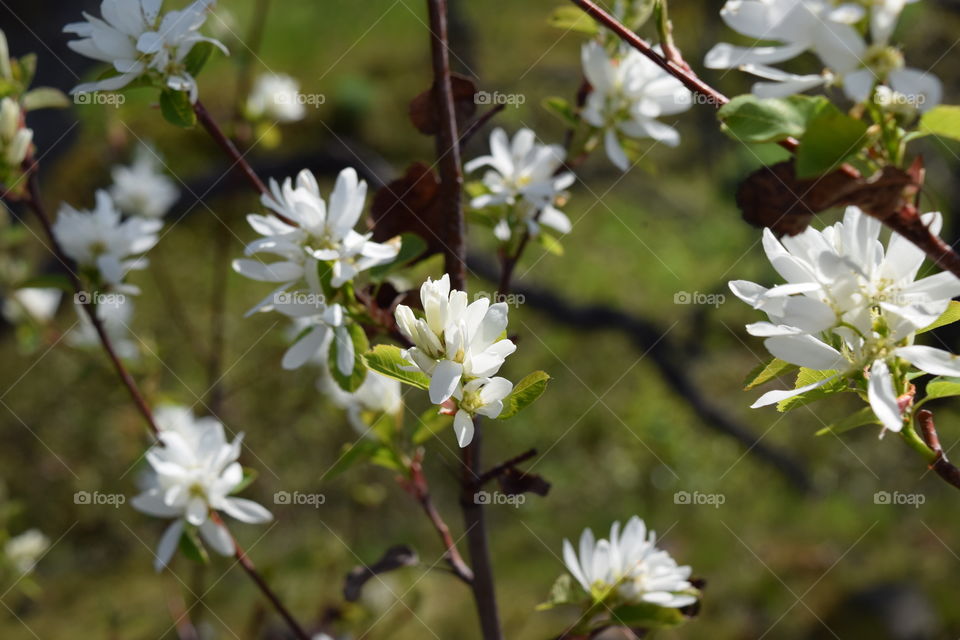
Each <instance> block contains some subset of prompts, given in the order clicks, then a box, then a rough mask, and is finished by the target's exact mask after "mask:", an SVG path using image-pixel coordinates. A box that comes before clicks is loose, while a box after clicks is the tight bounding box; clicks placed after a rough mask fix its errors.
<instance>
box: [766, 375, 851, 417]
mask: <svg viewBox="0 0 960 640" xmlns="http://www.w3.org/2000/svg"><path fill="white" fill-rule="evenodd" d="M836 374H837V372H836V371H829V370H828V371H814V370H813V369H807V368H805V367H801V368H800V371H799V372H798V373H797V382H796V384H795V385H794V387H793V388H794V389H799V388H800V387H805V386H807V385H808V384H813V383H814V382H819V381H821V380H824V379H826V378H829V377H831V376H834V375H836ZM846 390H847V385H846V382H845V381H844V380H843V378H842V377H837V378H836V379H834V380H832V381H830V382H828V383H826V384H825V385H823V386H822V387H818V388H816V389H811V390H810V391H807V392H806V393H801V394H800V395H798V396H793V397H792V398H787V399H786V400H781V401H780V402H778V403H777V411H780V412H786V411H790V410H791V409H796V408H797V407H802V406H803V405H805V404H810V403H811V402H815V401H816V400H820V399H821V398H826V397H827V396H832V395H833V394H835V393H840V392H842V391H846Z"/></svg>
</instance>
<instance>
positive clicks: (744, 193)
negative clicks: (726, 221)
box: [737, 160, 919, 236]
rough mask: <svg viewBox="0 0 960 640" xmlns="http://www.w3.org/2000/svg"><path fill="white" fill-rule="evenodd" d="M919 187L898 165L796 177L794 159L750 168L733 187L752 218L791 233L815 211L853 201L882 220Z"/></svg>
mask: <svg viewBox="0 0 960 640" xmlns="http://www.w3.org/2000/svg"><path fill="white" fill-rule="evenodd" d="M918 188H919V185H918V184H917V182H916V181H915V180H914V179H913V178H912V177H911V175H910V174H908V173H907V172H905V171H903V170H901V169H898V168H896V167H885V168H884V169H883V170H882V171H880V172H878V173H877V174H875V175H873V176H871V177H870V178H862V177H858V176H857V175H856V174H853V173H851V172H845V171H841V170H838V171H833V172H831V173H828V174H826V175H822V176H817V177H816V178H808V179H799V178H797V177H796V172H795V170H794V162H793V160H788V161H786V162H781V163H778V164H775V165H772V166H769V167H763V168H761V169H758V170H757V171H755V172H753V173H752V174H750V175H749V176H748V177H747V179H746V180H744V181H743V182H742V183H741V184H740V188H739V189H738V190H737V205H738V206H739V207H740V211H741V212H742V213H743V219H744V220H746V221H747V222H749V223H750V224H752V225H754V226H757V227H770V229H771V230H772V231H773V232H774V233H776V234H777V235H784V234H785V235H791V236H792V235H796V234H798V233H800V232H802V231H803V230H804V229H806V228H807V225H809V224H810V219H811V218H812V217H813V216H814V215H815V214H817V213H820V212H821V211H824V210H826V209H829V208H831V207H838V206H848V205H856V206H858V207H860V208H861V209H863V210H864V211H865V212H866V213H868V214H869V215H871V216H873V217H875V218H878V219H880V220H886V219H888V218H890V217H891V216H893V215H896V214H897V212H899V211H900V209H901V208H902V207H903V205H904V204H905V203H906V202H907V201H908V199H909V198H911V197H912V196H913V195H914V194H916V191H917V189H918Z"/></svg>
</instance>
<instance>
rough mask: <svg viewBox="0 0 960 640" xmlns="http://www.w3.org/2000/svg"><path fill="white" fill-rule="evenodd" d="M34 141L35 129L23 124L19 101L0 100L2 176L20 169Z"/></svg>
mask: <svg viewBox="0 0 960 640" xmlns="http://www.w3.org/2000/svg"><path fill="white" fill-rule="evenodd" d="M32 141H33V131H32V130H31V129H28V128H27V127H25V126H23V112H22V111H21V109H20V105H19V104H17V101H16V100H14V99H13V98H3V99H2V100H0V176H2V175H5V174H6V172H7V171H10V170H16V169H19V167H20V165H21V164H23V161H24V159H25V158H26V157H27V152H28V151H29V150H30V143H31V142H32Z"/></svg>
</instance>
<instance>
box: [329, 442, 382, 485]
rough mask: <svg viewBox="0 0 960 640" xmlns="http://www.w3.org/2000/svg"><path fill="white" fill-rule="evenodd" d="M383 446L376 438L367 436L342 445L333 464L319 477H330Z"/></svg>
mask: <svg viewBox="0 0 960 640" xmlns="http://www.w3.org/2000/svg"><path fill="white" fill-rule="evenodd" d="M382 447H383V445H382V444H380V443H379V442H377V441H376V440H371V439H368V438H363V439H361V440H360V441H358V442H355V443H353V444H345V445H343V450H342V451H341V453H340V457H339V458H338V459H337V461H336V462H335V463H334V464H333V466H332V467H330V469H328V470H327V472H326V473H324V474H323V476H321V477H320V479H321V480H325V479H332V478H335V477H337V476H338V475H340V474H341V473H343V472H344V471H346V470H347V469H349V468H350V467H352V466H353V465H355V464H357V463H358V462H362V461H363V460H369V459H370V458H372V457H373V455H374V454H375V453H376V452H377V450H379V449H381V448H382Z"/></svg>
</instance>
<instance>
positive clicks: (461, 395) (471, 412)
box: [453, 377, 513, 447]
mask: <svg viewBox="0 0 960 640" xmlns="http://www.w3.org/2000/svg"><path fill="white" fill-rule="evenodd" d="M511 391H513V383H512V382H510V381H509V380H507V379H506V378H499V377H498V378H474V379H473V380H470V381H469V382H467V383H466V384H464V385H463V389H462V390H458V391H457V392H455V393H454V397H455V398H456V399H457V412H456V414H454V416H453V430H454V432H456V434H457V443H458V444H459V445H460V446H461V447H465V446H467V445H468V444H470V443H471V442H472V441H473V418H474V417H475V416H478V415H481V416H487V417H488V418H496V417H497V416H499V415H500V412H502V411H503V400H504V398H506V397H507V396H508V395H510V392H511Z"/></svg>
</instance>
